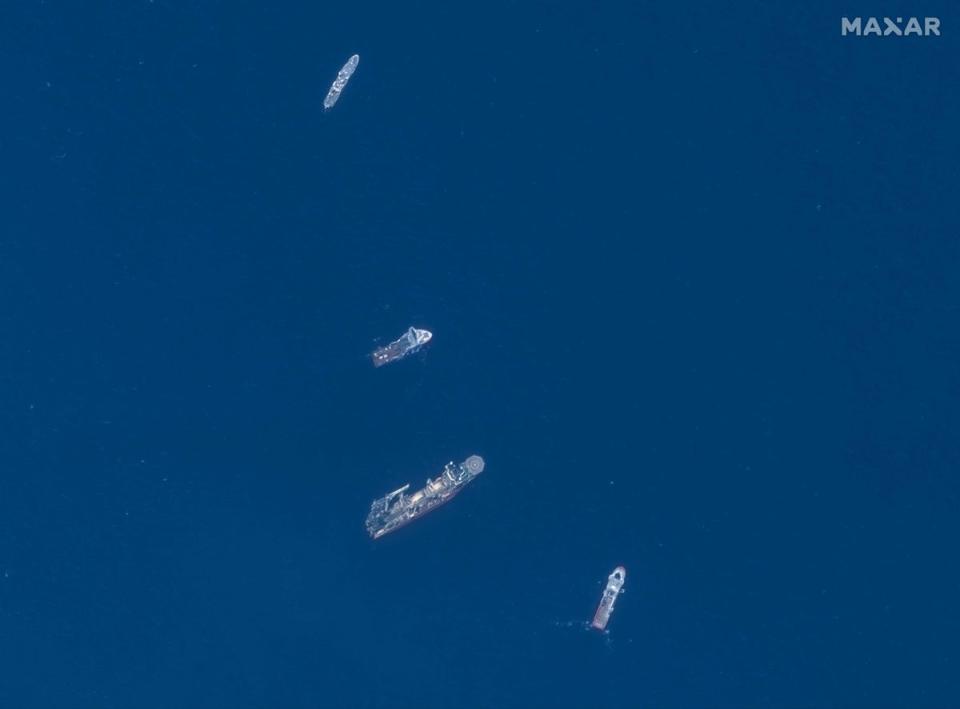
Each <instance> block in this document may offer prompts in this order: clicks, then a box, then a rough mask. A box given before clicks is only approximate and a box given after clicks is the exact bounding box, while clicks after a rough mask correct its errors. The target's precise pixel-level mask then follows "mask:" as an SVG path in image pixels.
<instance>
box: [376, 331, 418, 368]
mask: <svg viewBox="0 0 960 709" xmlns="http://www.w3.org/2000/svg"><path fill="white" fill-rule="evenodd" d="M431 339H433V333H432V332H430V331H429V330H422V329H420V328H416V327H411V328H410V329H409V330H407V331H406V332H405V333H403V335H401V336H400V337H399V338H397V339H396V340H394V341H393V342H391V343H390V344H389V345H386V346H384V347H378V348H377V349H375V350H374V351H373V352H372V353H371V354H370V358H371V359H372V360H373V366H374V367H382V366H383V365H385V364H389V363H390V362H396V361H397V360H398V359H403V358H404V357H406V356H407V355H411V354H413V353H414V352H416V351H417V350H419V349H420V348H421V347H423V346H424V345H425V344H427V343H428V342H430V340H431Z"/></svg>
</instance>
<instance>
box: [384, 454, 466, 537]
mask: <svg viewBox="0 0 960 709" xmlns="http://www.w3.org/2000/svg"><path fill="white" fill-rule="evenodd" d="M484 466H485V463H484V461H483V458H481V457H480V456H479V455H471V456H470V457H469V458H467V459H466V460H465V461H463V462H462V463H453V462H450V463H447V464H446V465H445V466H444V468H443V472H442V473H441V474H440V475H439V476H437V477H436V478H434V479H433V480H427V483H426V485H424V486H423V487H422V488H421V489H419V490H417V491H416V492H413V493H411V494H409V495H408V494H407V490H409V489H410V483H407V484H406V485H404V486H403V487H401V488H399V489H397V490H394V491H393V492H391V493H389V494H387V495H384V496H383V497H381V498H379V499H376V500H374V501H373V504H372V505H370V514H368V515H367V522H366V527H367V532H368V533H369V534H370V536H371V537H373V538H374V539H379V538H380V537H382V536H383V535H384V534H389V533H390V532H393V531H395V530H397V529H399V528H400V527H402V526H403V525H405V524H408V523H410V522H412V521H413V520H415V519H417V518H418V517H422V516H423V515H425V514H427V512H430V511H431V510H435V509H436V508H437V507H439V506H440V505H442V504H443V503H445V502H448V501H449V500H451V499H453V497H454V496H456V494H457V493H459V492H460V491H461V490H462V489H463V488H464V487H465V486H466V485H467V484H468V483H469V482H470V481H471V480H473V479H474V478H475V477H477V476H478V475H479V474H480V473H482V472H483V468H484Z"/></svg>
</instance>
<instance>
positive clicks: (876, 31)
mask: <svg viewBox="0 0 960 709" xmlns="http://www.w3.org/2000/svg"><path fill="white" fill-rule="evenodd" d="M840 34H841V35H843V36H844V37H846V36H847V35H848V34H853V35H856V36H857V37H869V36H871V35H875V36H877V37H889V36H890V35H893V36H894V37H909V36H910V35H916V36H917V37H929V36H930V35H935V36H937V37H939V36H940V18H939V17H924V18H923V25H922V26H921V24H920V20H919V19H917V18H916V17H908V18H907V21H906V22H904V21H903V18H902V17H898V18H896V21H894V19H893V18H892V17H881V18H879V19H878V18H876V17H868V18H866V20H864V19H863V18H862V17H854V18H853V19H852V20H851V19H849V18H847V17H841V18H840Z"/></svg>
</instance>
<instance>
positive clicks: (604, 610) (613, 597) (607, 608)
mask: <svg viewBox="0 0 960 709" xmlns="http://www.w3.org/2000/svg"><path fill="white" fill-rule="evenodd" d="M626 580H627V570H626V569H625V568H623V567H622V566H618V567H617V568H615V569H614V570H613V573H612V574H610V575H609V576H608V577H607V587H606V588H605V589H604V590H603V598H601V599H600V605H599V606H597V612H596V613H595V614H594V616H593V622H592V623H590V625H591V626H592V627H594V628H596V629H597V630H603V629H605V628H606V627H607V623H609V622H610V614H611V613H613V604H614V603H616V601H617V596H618V595H619V594H621V593H623V582H624V581H626Z"/></svg>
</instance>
